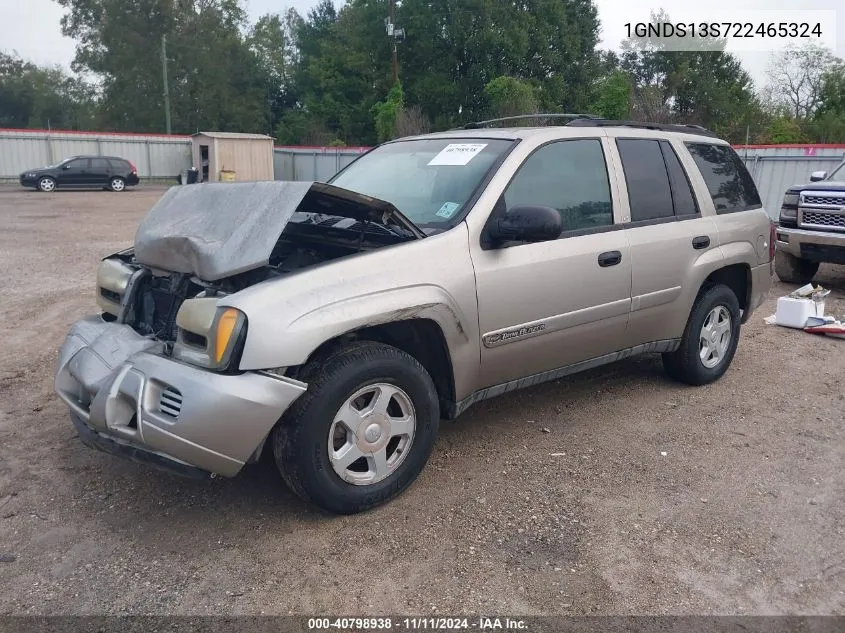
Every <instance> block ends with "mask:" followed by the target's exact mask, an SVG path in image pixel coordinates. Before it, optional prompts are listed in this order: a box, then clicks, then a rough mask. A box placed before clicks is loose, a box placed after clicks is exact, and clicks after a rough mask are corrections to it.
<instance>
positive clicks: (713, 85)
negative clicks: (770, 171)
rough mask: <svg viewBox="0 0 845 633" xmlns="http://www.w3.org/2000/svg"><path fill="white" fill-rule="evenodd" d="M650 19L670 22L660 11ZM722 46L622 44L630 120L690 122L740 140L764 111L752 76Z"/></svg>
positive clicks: (650, 41)
mask: <svg viewBox="0 0 845 633" xmlns="http://www.w3.org/2000/svg"><path fill="white" fill-rule="evenodd" d="M652 20H653V21H657V20H659V21H662V22H671V19H670V18H669V16H668V15H667V14H666V13H665V12H664V11H660V12H658V13H655V14H652ZM723 46H724V42H722V41H720V40H716V41H713V42H710V43H709V45H708V46H707V50H695V51H686V50H680V51H678V50H676V51H669V50H665V49H666V44H665V43H663V42H657V43H655V42H654V41H652V40H645V41H644V40H636V39H632V40H627V41H625V42H623V50H622V55H621V60H620V67H621V69H622V70H623V71H625V72H626V73H627V74H628V75H629V77H630V80H631V85H632V99H631V111H632V116H633V118H635V119H638V120H648V121H656V122H677V123H693V124H698V125H703V126H705V127H708V128H710V129H713V130H714V131H715V132H717V133H718V134H720V135H722V136H725V137H727V138H729V139H730V140H732V141H742V140H744V137H745V131H746V129H747V128H748V126H751V125H754V126H757V125H759V123H760V122H761V118H762V117H763V112H762V108H761V106H760V103H759V100H758V98H757V96H756V95H755V93H754V86H753V82H752V80H751V77H750V75H749V74H748V73H747V72H746V71H745V70H744V69H743V68H742V64H741V63H740V62H739V60H738V59H737V58H736V57H734V56H733V55H731V54H730V53H727V52H725V51H724V50H721V48H722V47H723Z"/></svg>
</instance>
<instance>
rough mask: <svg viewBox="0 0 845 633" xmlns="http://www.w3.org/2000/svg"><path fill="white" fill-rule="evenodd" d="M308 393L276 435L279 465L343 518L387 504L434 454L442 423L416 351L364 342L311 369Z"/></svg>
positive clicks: (305, 494)
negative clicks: (405, 350)
mask: <svg viewBox="0 0 845 633" xmlns="http://www.w3.org/2000/svg"><path fill="white" fill-rule="evenodd" d="M302 377H303V378H304V379H306V381H307V382H308V390H307V391H306V392H305V393H304V394H303V395H302V396H301V397H300V398H299V399H298V400H297V401H296V402H294V404H293V406H292V407H291V409H289V410H288V411H287V412H286V414H285V415H284V417H283V418H282V420H281V421H280V423H279V425H278V426H277V427H276V429H275V431H274V435H273V453H274V456H275V458H276V465H277V466H278V468H279V471H280V472H281V474H282V477H283V478H284V480H285V481H286V482H287V484H288V485H289V486H290V488H291V489H292V490H293V491H294V492H295V493H296V494H297V495H299V496H300V497H301V498H303V499H305V500H306V501H309V502H311V503H313V504H315V505H317V506H319V507H320V508H322V509H324V510H327V511H329V512H334V513H338V514H352V513H355V512H361V511H363V510H367V509H369V508H372V507H374V506H377V505H379V504H382V503H385V502H386V501H388V500H390V499H392V498H393V497H395V496H397V495H398V494H400V493H401V492H402V491H403V490H405V489H406V488H407V487H408V486H409V485H410V484H411V483H412V482H413V481H414V480H415V479H416V478H417V475H419V473H420V471H422V469H423V467H424V466H425V463H426V461H428V457H429V455H430V454H431V450H432V447H433V446H434V441H435V439H436V437H437V426H438V423H439V419H440V409H439V404H438V397H437V391H436V389H435V387H434V383H433V382H432V380H431V376H429V374H428V372H426V370H425V369H424V368H423V366H422V365H420V363H419V362H417V360H416V359H415V358H413V357H412V356H410V355H409V354H406V353H405V352H403V351H401V350H399V349H396V348H395V347H390V346H388V345H383V344H380V343H374V342H368V341H362V342H356V343H353V344H351V345H348V346H344V347H342V348H340V349H339V350H338V351H336V352H334V353H333V354H331V355H330V356H329V357H328V358H325V359H324V360H322V361H321V362H320V363H319V364H317V363H315V364H313V365H312V366H307V367H306V368H305V371H304V372H303V376H302Z"/></svg>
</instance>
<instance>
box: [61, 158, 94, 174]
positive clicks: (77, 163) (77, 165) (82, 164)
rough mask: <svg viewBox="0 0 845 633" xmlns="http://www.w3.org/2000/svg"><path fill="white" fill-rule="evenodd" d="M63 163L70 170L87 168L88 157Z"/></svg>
mask: <svg viewBox="0 0 845 633" xmlns="http://www.w3.org/2000/svg"><path fill="white" fill-rule="evenodd" d="M65 165H66V166H67V167H68V168H69V169H70V170H71V171H81V170H83V169H88V159H87V158H76V159H74V160H71V161H68V162H67V163H65Z"/></svg>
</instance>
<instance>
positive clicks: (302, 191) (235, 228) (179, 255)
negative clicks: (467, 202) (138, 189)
mask: <svg viewBox="0 0 845 633" xmlns="http://www.w3.org/2000/svg"><path fill="white" fill-rule="evenodd" d="M303 202H305V203H306V204H304V205H303ZM300 205H302V206H303V208H302V209H300ZM296 211H309V212H316V213H327V214H330V215H334V216H338V217H348V218H353V219H356V220H360V221H364V220H371V221H378V222H392V223H393V224H394V225H397V226H400V227H402V228H403V229H404V230H405V231H406V232H409V233H410V234H412V235H413V236H414V237H418V238H419V237H423V234H422V233H421V232H420V231H419V229H417V228H416V227H415V226H414V225H413V224H411V223H410V222H409V221H408V220H407V219H406V218H404V216H402V214H401V213H399V211H397V210H396V208H395V207H394V206H393V205H391V204H390V203H388V202H385V201H383V200H378V199H375V198H370V197H369V196H364V195H361V194H358V193H355V192H353V191H349V190H347V189H341V188H339V187H333V186H331V185H327V184H324V183H318V182H281V181H268V182H243V183H203V184H198V185H187V186H180V187H172V188H171V189H169V190H168V191H167V193H165V194H164V196H163V197H162V198H161V200H159V201H158V202H157V203H156V204H155V206H154V207H153V208H152V209H150V212H149V213H148V214H147V217H146V218H144V220H143V221H142V222H141V224H140V226H139V227H138V232H137V233H136V234H135V259H136V260H137V261H138V262H140V263H141V264H145V265H147V266H151V267H153V268H158V269H162V270H167V271H171V272H179V273H189V274H193V275H195V276H196V277H198V278H200V279H203V280H205V281H217V280H219V279H223V278H225V277H231V276H232V275H237V274H239V273H243V272H246V271H248V270H253V269H255V268H260V267H261V266H265V265H267V263H268V262H269V261H270V255H271V254H272V252H273V248H274V247H275V245H276V242H277V241H278V240H279V236H280V235H281V234H282V231H283V230H284V228H285V226H286V225H287V223H288V222H289V221H290V219H291V217H292V216H293V214H294V213H295V212H296Z"/></svg>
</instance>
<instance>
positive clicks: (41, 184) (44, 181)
mask: <svg viewBox="0 0 845 633" xmlns="http://www.w3.org/2000/svg"><path fill="white" fill-rule="evenodd" d="M38 190H39V191H43V192H44V193H50V192H51V191H55V190H56V181H55V180H53V179H52V178H50V177H49V176H44V177H43V178H41V179H40V180H39V181H38Z"/></svg>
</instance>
